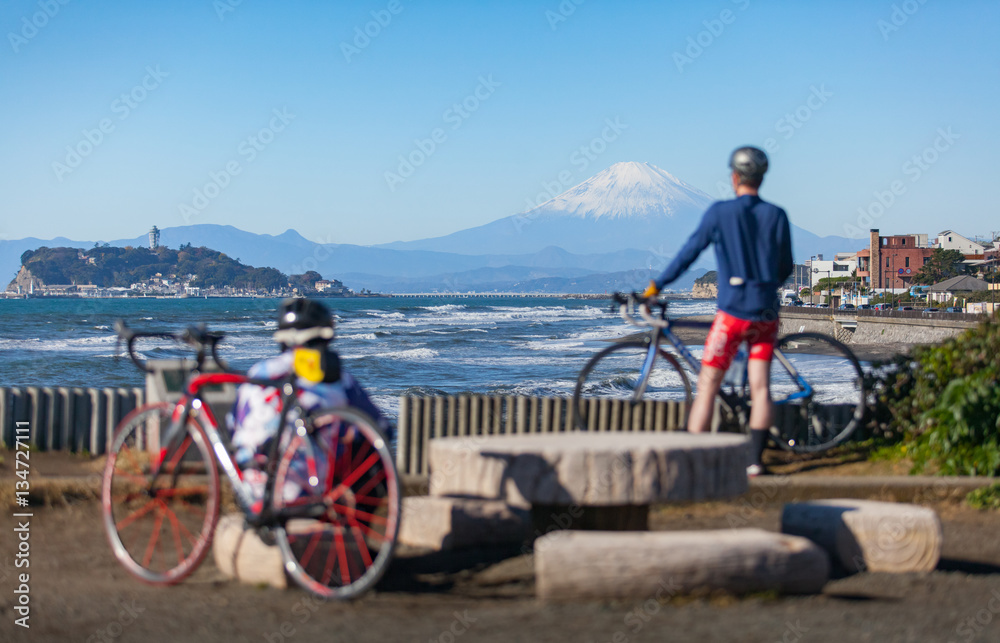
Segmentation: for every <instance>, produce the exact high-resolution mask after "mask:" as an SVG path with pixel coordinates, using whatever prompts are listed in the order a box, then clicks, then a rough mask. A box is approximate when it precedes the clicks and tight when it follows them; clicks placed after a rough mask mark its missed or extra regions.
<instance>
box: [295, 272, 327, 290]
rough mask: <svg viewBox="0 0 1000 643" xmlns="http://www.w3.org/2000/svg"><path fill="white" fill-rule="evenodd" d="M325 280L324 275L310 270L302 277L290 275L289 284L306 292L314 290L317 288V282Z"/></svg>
mask: <svg viewBox="0 0 1000 643" xmlns="http://www.w3.org/2000/svg"><path fill="white" fill-rule="evenodd" d="M322 279H323V275H321V274H319V273H318V272H316V271H315V270H310V271H308V272H306V273H305V274H301V275H289V276H288V283H289V284H291V286H292V287H294V288H303V289H306V290H312V289H313V288H315V287H316V282H317V281H320V280H322Z"/></svg>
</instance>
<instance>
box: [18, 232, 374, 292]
mask: <svg viewBox="0 0 1000 643" xmlns="http://www.w3.org/2000/svg"><path fill="white" fill-rule="evenodd" d="M374 294H375V293H370V292H367V291H362V292H360V293H355V292H353V291H352V290H351V289H349V288H347V287H346V286H344V284H343V283H342V282H340V281H339V280H337V279H324V278H323V276H322V275H321V274H320V273H318V272H316V271H315V270H310V271H308V272H306V273H304V274H301V275H286V274H284V273H283V272H281V271H280V270H277V269H276V268H270V267H262V268H257V267H254V266H248V265H246V264H244V263H242V262H241V261H240V260H239V258H233V257H230V256H228V255H226V254H225V253H223V252H219V251H218V250H213V249H211V248H206V247H204V246H200V247H194V246H192V244H190V243H186V244H183V245H182V246H180V248H178V249H176V250H175V249H172V248H167V247H166V246H156V247H154V248H144V247H134V246H125V247H124V248H119V247H113V246H110V245H108V244H103V245H99V244H94V247H93V248H90V249H87V250H81V249H79V248H64V247H59V248H49V247H44V246H43V247H41V248H38V249H37V250H28V251H26V252H24V253H23V254H22V255H21V268H20V270H19V271H18V273H17V276H16V277H14V279H13V280H12V281H11V282H10V284H8V285H7V289H6V292H5V295H7V296H15V297H137V296H138V297H143V296H157V297H289V296H296V295H303V296H304V295H308V296H310V297H317V296H318V297H355V296H373V295H374Z"/></svg>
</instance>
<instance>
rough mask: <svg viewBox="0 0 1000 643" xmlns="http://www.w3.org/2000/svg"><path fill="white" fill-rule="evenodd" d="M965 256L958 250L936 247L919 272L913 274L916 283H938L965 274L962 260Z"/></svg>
mask: <svg viewBox="0 0 1000 643" xmlns="http://www.w3.org/2000/svg"><path fill="white" fill-rule="evenodd" d="M964 259H965V256H963V255H962V253H961V252H959V251H958V250H945V249H943V248H934V253H933V254H931V256H930V259H928V260H927V263H925V264H924V265H923V266H922V267H921V268H920V270H918V271H917V274H915V275H913V283H915V284H936V283H940V282H942V281H944V280H945V279H951V278H952V277H957V276H958V275H962V274H965V266H964V265H963V264H962V261H963V260H964Z"/></svg>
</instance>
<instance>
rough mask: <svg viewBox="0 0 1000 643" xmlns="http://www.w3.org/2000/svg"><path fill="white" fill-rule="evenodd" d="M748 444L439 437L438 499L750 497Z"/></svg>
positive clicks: (741, 440)
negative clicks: (450, 496) (745, 495)
mask: <svg viewBox="0 0 1000 643" xmlns="http://www.w3.org/2000/svg"><path fill="white" fill-rule="evenodd" d="M748 461H749V444H748V439H747V438H746V437H745V436H743V435H736V434H689V433H679V432H669V433H652V432H650V433H643V432H637V433H582V432H570V433H556V434H541V435H514V436H508V435H500V436H485V437H482V436H480V437H471V438H470V437H466V438H439V439H435V440H431V444H430V466H431V476H430V492H431V495H434V496H448V495H452V496H472V497H478V498H486V499H495V500H504V501H506V502H507V503H508V504H511V505H515V506H528V505H538V504H541V505H565V506H569V505H579V506H621V505H648V504H653V503H659V502H678V501H689V500H710V499H717V498H731V497H734V496H738V495H740V494H742V493H745V492H746V491H747V488H748V487H747V476H746V466H747V463H748Z"/></svg>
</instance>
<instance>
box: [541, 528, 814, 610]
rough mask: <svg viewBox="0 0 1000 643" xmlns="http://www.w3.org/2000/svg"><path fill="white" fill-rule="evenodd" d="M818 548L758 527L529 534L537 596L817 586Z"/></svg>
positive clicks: (642, 595)
mask: <svg viewBox="0 0 1000 643" xmlns="http://www.w3.org/2000/svg"><path fill="white" fill-rule="evenodd" d="M829 572H830V562H829V559H828V557H827V555H826V552H824V551H823V550H822V549H820V548H819V547H818V546H816V545H815V544H814V543H812V542H811V541H809V540H807V539H805V538H799V537H796V536H788V535H785V534H776V533H772V532H767V531H763V530H760V529H726V530H717V531H679V532H593V531H560V532H552V533H550V534H547V535H545V536H543V537H542V538H539V539H538V540H536V541H535V578H536V580H535V585H536V589H537V592H538V597H539V598H540V599H543V600H559V601H561V600H592V599H599V600H620V599H654V600H657V601H659V602H661V603H662V602H666V601H668V600H669V599H670V598H672V597H673V596H676V595H683V594H690V593H692V592H698V591H706V590H708V591H710V590H724V591H728V592H732V593H735V594H742V593H747V592H757V591H775V590H776V591H779V592H782V593H788V594H812V593H817V592H819V591H820V590H821V589H822V588H823V585H825V584H826V581H827V579H828V577H829Z"/></svg>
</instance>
